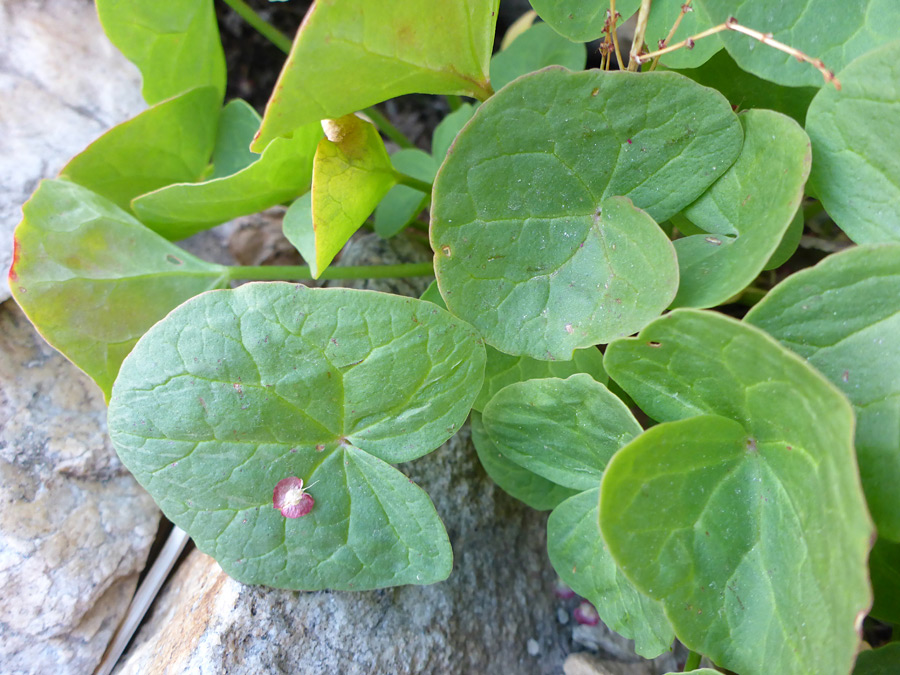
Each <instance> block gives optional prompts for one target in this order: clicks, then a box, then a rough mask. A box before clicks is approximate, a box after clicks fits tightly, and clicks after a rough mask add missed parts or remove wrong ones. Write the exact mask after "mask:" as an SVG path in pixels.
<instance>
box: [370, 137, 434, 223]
mask: <svg viewBox="0 0 900 675" xmlns="http://www.w3.org/2000/svg"><path fill="white" fill-rule="evenodd" d="M391 163H392V164H393V165H394V168H395V169H397V171H400V172H401V173H405V174H406V175H407V176H412V177H413V178H418V179H419V180H422V181H425V182H426V183H431V182H432V181H433V180H434V174H436V173H437V169H438V162H436V161H435V160H434V158H433V157H432V156H431V155H429V154H428V153H427V152H423V151H422V150H419V149H418V148H405V149H402V150H398V151H397V152H395V153H394V154H393V155H391ZM430 197H431V195H427V194H424V193H422V192H419V191H418V190H416V189H415V188H411V187H409V186H408V185H395V186H394V187H392V188H391V190H390V192H388V193H387V196H386V197H385V198H384V199H383V200H382V201H381V203H380V204H379V205H378V208H376V209H375V231H376V232H377V233H378V234H379V236H381V237H384V238H385V239H388V238H390V237H393V236H394V235H395V234H397V233H398V232H400V230H402V229H403V228H404V227H406V226H407V225H409V224H410V223H411V222H412V221H413V220H415V218H416V216H418V215H419V214H420V213H422V210H423V209H424V208H425V207H426V205H427V204H428V201H429V199H430Z"/></svg>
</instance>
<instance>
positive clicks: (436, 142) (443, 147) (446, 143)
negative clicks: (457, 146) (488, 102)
mask: <svg viewBox="0 0 900 675" xmlns="http://www.w3.org/2000/svg"><path fill="white" fill-rule="evenodd" d="M474 114H475V106H473V105H472V104H471V103H463V104H462V105H461V106H459V108H457V109H456V110H454V111H453V112H452V113H450V114H449V115H447V116H446V117H445V118H444V119H442V120H441V121H440V124H438V125H437V127H435V130H434V134H433V135H432V137H431V156H432V157H434V159H435V161H436V162H437V163H438V164H439V165H440V164H441V163H442V162H443V161H444V158H445V157H446V156H447V152H448V151H449V150H450V146H451V145H452V144H453V141H454V140H455V139H456V136H457V134H459V132H460V131H461V130H462V128H463V127H464V126H466V122H468V121H469V120H470V119H472V116H473V115H474Z"/></svg>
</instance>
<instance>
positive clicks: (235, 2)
mask: <svg viewBox="0 0 900 675" xmlns="http://www.w3.org/2000/svg"><path fill="white" fill-rule="evenodd" d="M222 2H224V3H225V4H226V5H228V6H229V7H231V9H233V10H234V11H235V12H236V13H237V14H238V15H239V16H240V17H241V18H242V19H243V20H244V21H246V22H247V23H249V24H250V25H251V26H252V27H253V28H254V29H256V31H257V32H258V33H259V34H260V35H262V36H263V37H264V38H266V39H268V41H269V42H271V43H272V44H273V45H275V46H276V47H278V49H280V50H281V51H283V52H284V53H285V54H290V53H291V39H290V38H289V37H288V36H287V35H285V34H284V33H282V32H281V31H280V30H278V29H277V28H275V26H273V25H272V24H270V23H269V22H268V21H266V20H265V19H264V18H262V17H261V16H260V15H259V14H257V13H256V11H255V10H254V9H253V8H252V7H251V6H250V5H248V4H247V3H246V2H244V0H222Z"/></svg>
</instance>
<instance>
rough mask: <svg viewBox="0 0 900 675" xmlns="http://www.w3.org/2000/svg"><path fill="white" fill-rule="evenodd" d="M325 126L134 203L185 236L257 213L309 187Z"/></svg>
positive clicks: (160, 227) (142, 214)
mask: <svg viewBox="0 0 900 675" xmlns="http://www.w3.org/2000/svg"><path fill="white" fill-rule="evenodd" d="M321 138H322V127H321V126H320V125H319V124H312V125H308V126H306V127H302V128H300V129H295V130H294V134H293V136H291V138H277V139H275V140H274V141H272V143H270V144H269V145H268V146H267V147H266V149H265V150H263V153H262V155H261V156H260V157H259V159H257V160H256V161H255V162H253V163H252V164H250V165H249V166H247V167H246V168H244V169H241V170H240V171H238V172H237V173H234V174H231V175H230V176H222V177H220V178H213V179H212V180H208V181H204V182H202V183H176V184H174V185H168V186H166V187H164V188H160V189H159V190H156V191H154V192H150V193H148V194H145V195H141V196H140V197H138V198H137V199H135V200H134V201H133V202H132V204H131V207H132V209H133V210H134V212H135V214H137V216H138V218H140V219H141V221H142V222H143V223H144V224H145V225H147V226H148V227H149V228H151V229H152V230H154V231H156V232H158V233H159V234H161V235H162V236H164V237H166V238H167V239H175V240H177V239H186V238H187V237H190V236H191V235H193V234H196V233H197V232H202V231H203V230H208V229H209V228H211V227H215V226H216V225H219V224H220V223H224V222H225V221H228V220H232V219H233V218H237V217H239V216H246V215H249V214H251V213H257V212H259V211H262V210H264V209H267V208H269V207H271V206H275V205H276V204H280V203H282V202H286V201H289V200H291V199H294V198H295V197H297V195H300V194H302V193H304V192H306V191H307V190H309V186H310V179H311V178H312V172H313V155H314V154H315V152H316V147H317V145H318V143H319V139H321Z"/></svg>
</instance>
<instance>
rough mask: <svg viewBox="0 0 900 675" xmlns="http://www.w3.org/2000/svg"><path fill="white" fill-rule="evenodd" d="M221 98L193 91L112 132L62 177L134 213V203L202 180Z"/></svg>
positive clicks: (207, 89) (208, 90)
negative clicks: (168, 187) (167, 188)
mask: <svg viewBox="0 0 900 675" xmlns="http://www.w3.org/2000/svg"><path fill="white" fill-rule="evenodd" d="M219 101H220V96H219V93H218V92H217V91H216V90H215V89H213V88H211V87H204V88H202V89H192V90H190V91H188V92H186V93H184V94H181V95H180V96H176V97H175V98H172V99H169V100H167V101H163V102H162V103H157V104H156V105H155V106H153V107H152V108H150V109H149V110H145V111H144V112H142V113H141V114H140V115H138V116H137V117H133V118H132V119H130V120H128V121H127V122H123V123H122V124H120V125H118V126H116V127H113V128H112V129H110V130H109V131H107V132H106V133H105V134H103V135H102V136H101V137H100V138H98V139H97V140H96V141H94V142H93V143H91V144H90V145H89V146H88V147H87V148H85V149H84V150H83V151H82V152H81V153H80V154H78V155H75V157H73V158H72V159H71V160H70V161H69V163H68V164H66V166H65V167H63V170H62V171H61V172H60V177H61V178H67V179H68V180H70V181H72V182H73V183H78V184H79V185H83V186H84V187H86V188H88V189H90V190H92V191H93V192H96V193H97V194H98V195H100V196H102V197H106V198H107V199H109V200H111V201H113V202H115V203H116V204H117V205H118V206H119V207H121V208H123V209H126V210H128V209H130V208H131V200H132V199H134V198H135V197H137V196H138V195H142V194H144V193H146V192H152V191H153V190H156V189H158V188H161V187H164V186H166V185H170V184H171V183H184V182H192V181H195V180H199V179H200V178H201V177H202V175H203V172H204V170H205V169H206V166H207V164H208V163H209V157H210V153H212V149H213V145H214V144H215V140H216V121H217V118H218V114H219Z"/></svg>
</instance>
